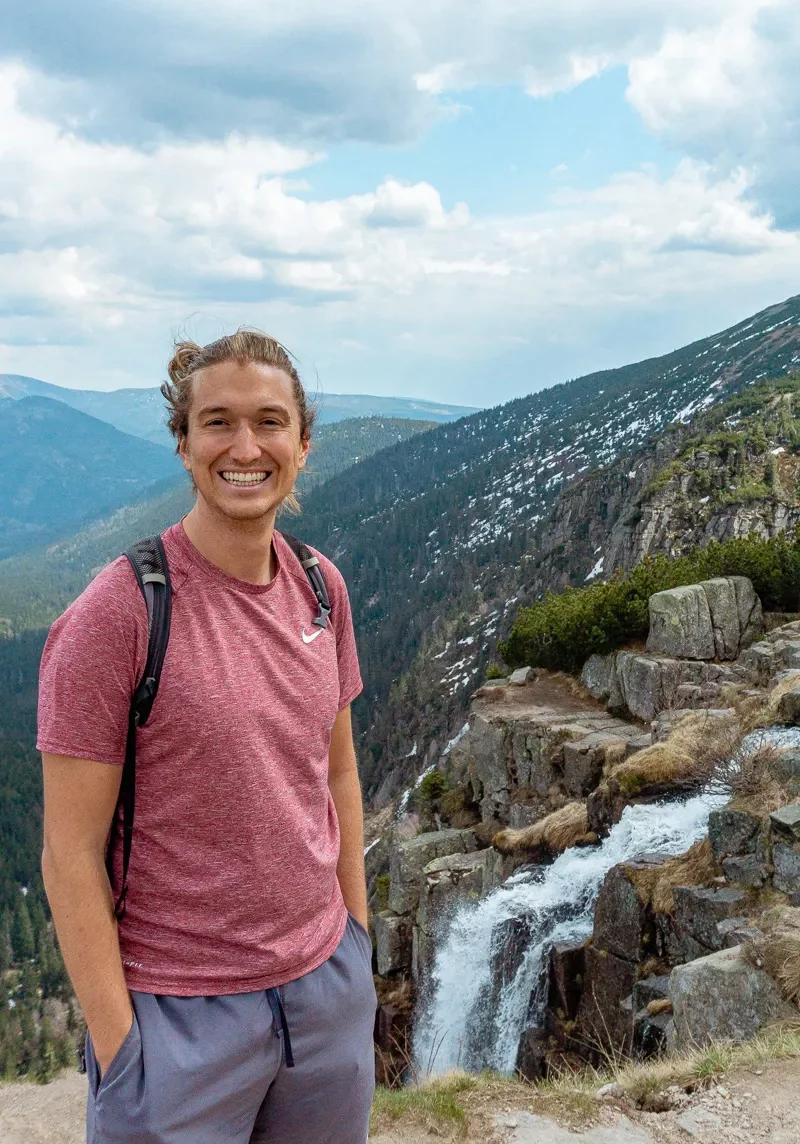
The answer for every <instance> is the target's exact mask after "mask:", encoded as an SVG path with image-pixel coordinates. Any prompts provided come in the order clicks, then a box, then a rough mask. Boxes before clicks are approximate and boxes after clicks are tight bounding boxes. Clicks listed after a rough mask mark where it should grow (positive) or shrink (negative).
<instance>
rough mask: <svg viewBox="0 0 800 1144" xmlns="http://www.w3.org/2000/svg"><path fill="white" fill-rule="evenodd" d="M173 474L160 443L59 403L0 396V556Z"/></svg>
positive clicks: (175, 469) (60, 532) (172, 462)
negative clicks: (157, 443)
mask: <svg viewBox="0 0 800 1144" xmlns="http://www.w3.org/2000/svg"><path fill="white" fill-rule="evenodd" d="M179 472H180V466H179V464H178V461H177V460H176V458H175V457H174V456H172V455H171V453H170V451H169V450H168V449H165V448H163V447H162V446H160V445H154V444H151V443H150V442H149V441H142V440H141V439H140V438H139V437H132V436H130V435H129V434H127V433H121V432H120V431H119V430H118V429H115V428H113V426H111V425H108V424H107V423H106V422H105V421H100V420H98V419H97V418H96V417H89V416H88V415H87V414H85V413H80V412H79V411H78V410H77V409H71V408H70V407H69V406H68V405H64V404H63V403H62V402H59V401H51V400H50V399H49V398H47V397H25V398H22V399H21V400H19V401H6V400H0V558H2V557H4V556H9V555H10V554H11V553H13V552H19V551H21V550H22V549H24V548H30V547H32V546H33V545H34V544H44V543H47V542H49V541H50V540H52V539H54V538H55V537H56V536H64V535H65V534H67V533H69V532H72V531H74V530H75V529H76V528H77V527H78V525H79V524H80V522H81V521H82V520H85V519H89V518H91V517H92V516H96V515H97V514H98V513H100V512H110V511H111V510H112V509H114V508H116V507H117V506H118V505H120V504H124V503H126V502H127V501H130V500H132V499H133V498H134V497H136V496H137V495H140V494H141V493H143V492H144V491H145V490H147V489H148V488H152V486H153V485H154V484H155V483H156V482H157V481H159V480H161V479H163V478H164V477H167V476H168V475H169V474H173V473H174V475H175V477H176V478H177V476H178V474H179Z"/></svg>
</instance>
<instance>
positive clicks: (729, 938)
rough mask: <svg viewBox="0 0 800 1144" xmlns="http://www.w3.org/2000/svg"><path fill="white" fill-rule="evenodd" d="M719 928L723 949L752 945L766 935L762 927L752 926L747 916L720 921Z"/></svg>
mask: <svg viewBox="0 0 800 1144" xmlns="http://www.w3.org/2000/svg"><path fill="white" fill-rule="evenodd" d="M717 929H718V931H719V933H720V936H721V938H722V946H723V949H735V948H736V946H737V945H752V944H753V943H754V942H755V941H758V940H759V939H760V938H762V937H763V936H764V935H763V934H762V933H761V930H760V929H757V928H756V927H755V926H751V925H750V923H749V922H748V920H747V918H728V920H727V921H726V922H718V924H717Z"/></svg>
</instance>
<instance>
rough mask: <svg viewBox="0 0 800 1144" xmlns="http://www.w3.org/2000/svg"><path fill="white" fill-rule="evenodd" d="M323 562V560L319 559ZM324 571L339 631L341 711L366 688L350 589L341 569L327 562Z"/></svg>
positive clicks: (337, 640)
mask: <svg viewBox="0 0 800 1144" xmlns="http://www.w3.org/2000/svg"><path fill="white" fill-rule="evenodd" d="M320 559H321V560H323V558H322V557H320ZM323 571H324V573H325V582H326V584H327V585H328V592H329V594H330V600H331V622H332V623H333V630H334V631H335V632H336V657H337V659H338V663H339V710H340V711H342V710H344V708H345V707H347V706H348V704H350V703H352V702H353V700H354V699H355V698H356V696H358V695H360V694H361V692H362V691H363V689H364V685H363V683H362V682H361V670H360V668H359V665H358V652H357V650H356V636H355V632H354V631H353V616H352V613H351V611H350V599H349V597H348V595H347V586H346V585H345V582H344V578H343V576H342V574H341V572H340V571H339V569H338V568H337V567H336V566H335V565H334V564H331V562H330V560H324V563H323Z"/></svg>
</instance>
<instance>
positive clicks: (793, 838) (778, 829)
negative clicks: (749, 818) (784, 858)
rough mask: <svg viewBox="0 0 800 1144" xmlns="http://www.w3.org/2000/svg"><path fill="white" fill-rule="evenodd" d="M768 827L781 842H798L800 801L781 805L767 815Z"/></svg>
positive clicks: (799, 840)
mask: <svg viewBox="0 0 800 1144" xmlns="http://www.w3.org/2000/svg"><path fill="white" fill-rule="evenodd" d="M769 822H770V827H771V829H772V833H773V835H774V836H775V837H776V838H780V839H781V841H783V842H791V843H795V842H800V802H793V803H792V804H791V805H790V806H782V807H781V808H780V810H776V811H773V813H772V814H771V815H770V816H769Z"/></svg>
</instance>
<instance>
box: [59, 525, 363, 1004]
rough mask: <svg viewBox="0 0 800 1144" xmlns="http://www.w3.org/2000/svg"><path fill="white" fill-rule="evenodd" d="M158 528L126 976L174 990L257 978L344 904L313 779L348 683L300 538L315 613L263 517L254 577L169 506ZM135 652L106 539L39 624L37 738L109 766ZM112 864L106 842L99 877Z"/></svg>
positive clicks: (336, 597)
mask: <svg viewBox="0 0 800 1144" xmlns="http://www.w3.org/2000/svg"><path fill="white" fill-rule="evenodd" d="M163 540H164V547H165V550H166V554H167V561H168V563H169V567H170V573H171V577H172V588H173V602H172V628H171V633H170V640H169V647H168V649H167V655H166V659H165V661H164V668H163V673H162V676H161V685H160V688H159V692H158V697H157V698H156V701H155V704H154V706H153V711H152V714H151V716H150V719H149V720H148V722H147V724H146V725H145V726H144V727H143V728H141V729H140V731H139V733H138V746H137V756H136V818H135V823H134V830H133V846H132V850H131V859H130V869H129V874H128V886H129V891H128V897H127V902H126V913H125V917H124V919H123V920H122V922H121V923H120V931H119V937H120V948H121V951H122V959H123V965H124V968H125V975H126V981H127V984H128V987H129V988H130V989H135V990H137V991H140V992H144V993H159V994H169V995H175V996H211V995H217V994H222V993H244V992H249V991H252V990H259V989H268V988H271V987H272V986H275V985H281V984H284V983H286V982H287V981H292V980H294V979H295V978H297V977H300V976H302V975H303V974H305V973H308V972H310V971H311V970H312V969H316V967H317V966H318V965H321V964H322V962H323V961H325V960H327V958H328V957H329V956H330V955H331V954H332V953H333V951H334V950H335V948H336V946H337V944H338V942H339V940H340V938H341V936H342V934H343V932H344V928H345V924H346V921H347V911H346V909H345V905H344V901H343V899H342V895H341V892H340V889H339V884H338V881H337V878H336V866H337V861H338V855H339V827H338V823H337V819H336V811H335V808H334V805H333V800H332V798H331V796H330V792H329V790H328V781H327V780H328V752H329V747H330V736H331V729H332V727H333V723H334V720H335V718H336V715H337V713H338V712H339V711H340V710H342V709H343V708H344V707H346V706H347V705H348V704H349V703H350V702H351V701H352V700H353V699H354V698H355V697H356V695H358V693H359V692H360V691H361V678H360V675H359V668H358V659H357V655H356V647H355V639H354V636H353V626H352V620H351V616H350V605H349V601H348V598H347V590H346V588H345V585H344V581H343V580H342V577H341V575H340V573H339V572H338V571H337V569H336V568H335V567H334V566H333V565H332V564H331V563H330V561H328V560H326V559H325V558H324V557H323V556H321V555H320V554H319V553H317V554H316V555H318V556H319V559H320V562H321V564H322V569H323V572H324V575H325V580H326V583H327V585H328V592H329V594H330V599H331V605H332V614H331V622H330V624H329V626H328V628H326V629H320V628H319V627H316V626H314V624H313V621H314V618H315V616H316V614H317V602H316V598H315V596H314V593H313V591H312V590H311V587H310V585H309V583H308V580H307V578H306V574H305V572H304V571H303V569H302V567H301V565H300V562H299V561H298V559H297V557H296V556H295V555H294V553H293V552H292V551H291V549H290V548H289V546H288V544H287V543H286V541H285V540H284V539H283V538H282V537H281V536H280V535H279V534H278V533H276V534H275V541H274V550H275V555H276V558H277V562H278V571H277V574H276V576H275V577H274V579H273V580H272V581H271V582H270V583H269V584H263V585H261V584H249V583H247V582H245V581H243V580H239V579H237V578H235V577H233V576H230V575H228V574H227V573H225V572H223V571H222V570H221V569H219V568H217V567H216V566H215V565H214V564H211V563H209V561H207V560H205V559H204V558H203V557H202V556H201V555H200V553H199V552H198V551H197V550H196V549H195V548H194V546H193V545H192V544H191V543H190V541H189V539H188V538H187V536H186V534H185V532H184V531H183V526H182V525H180V524H176V525H173V527H172V528H170V529H168V530H167V532H165V533H164V535H163ZM304 634H305V637H306V638H305V639H304V638H303V637H304ZM309 637H311V638H310V639H309ZM146 653H147V611H146V608H145V604H144V600H143V599H142V596H141V593H140V591H139V588H138V586H137V584H136V580H135V577H134V575H133V571H132V570H131V568H130V565H129V564H128V561H127V560H126V559H125V558H124V557H121V558H120V559H118V560H116V561H115V562H114V563H113V564H111V565H109V566H108V567H107V568H105V569H104V570H103V571H102V572H101V573H100V574H99V575H98V576H97V578H96V579H95V580H93V581H92V583H91V584H90V585H89V587H88V588H87V589H86V591H85V592H84V593H83V595H82V596H80V597H79V598H78V599H77V600H76V601H75V602H74V603H73V604H72V605H71V606H70V607H69V608H68V609H67V611H66V612H65V613H64V615H63V616H61V617H60V619H58V620H57V621H56V622H55V623H54V624H53V627H52V628H51V630H50V635H49V637H48V640H47V644H46V646H45V650H44V655H43V657H42V667H41V675H40V688H39V735H38V741H37V746H38V748H39V750H40V751H47V752H50V753H53V754H59V755H68V756H72V757H74V758H81V759H93V760H95V761H97V762H100V763H108V764H109V765H111V766H121V765H122V764H123V762H124V759H125V736H126V730H127V719H128V708H129V706H130V700H131V694H132V692H133V690H134V687H135V685H136V683H137V681H138V679H139V677H140V675H141V673H142V671H143V669H144V664H145V658H146ZM121 866H122V857H121V848H120V847H119V845H117V846H116V847H115V854H114V869H115V879H114V881H115V889H116V890H118V889H119V885H120V877H121Z"/></svg>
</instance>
